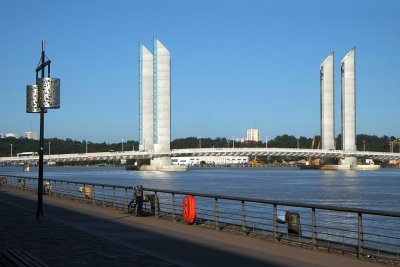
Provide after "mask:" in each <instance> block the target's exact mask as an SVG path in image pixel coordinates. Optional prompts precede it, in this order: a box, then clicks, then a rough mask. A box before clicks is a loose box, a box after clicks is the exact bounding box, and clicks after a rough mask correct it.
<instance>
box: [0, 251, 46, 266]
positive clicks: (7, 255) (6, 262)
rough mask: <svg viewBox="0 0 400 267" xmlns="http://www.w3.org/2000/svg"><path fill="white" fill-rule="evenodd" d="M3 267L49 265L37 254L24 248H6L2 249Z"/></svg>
mask: <svg viewBox="0 0 400 267" xmlns="http://www.w3.org/2000/svg"><path fill="white" fill-rule="evenodd" d="M0 266H1V267H3V266H4V267H28V266H29V267H31V266H32V267H42V266H48V265H46V264H45V263H43V262H42V261H41V260H39V259H38V258H36V257H35V256H32V255H30V254H29V253H27V252H26V251H24V250H21V249H17V250H13V249H6V250H1V251H0Z"/></svg>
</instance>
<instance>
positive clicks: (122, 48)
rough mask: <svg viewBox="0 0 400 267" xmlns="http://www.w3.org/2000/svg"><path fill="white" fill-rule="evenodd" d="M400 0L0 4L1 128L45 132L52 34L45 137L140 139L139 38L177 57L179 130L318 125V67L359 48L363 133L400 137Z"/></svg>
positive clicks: (180, 133)
mask: <svg viewBox="0 0 400 267" xmlns="http://www.w3.org/2000/svg"><path fill="white" fill-rule="evenodd" d="M399 14H400V1H398V0H360V1H355V0H336V1H328V0H326V1H325V0H246V1H232V0H230V1H226V0H218V1H215V0H201V1H200V0H198V1H191V0H181V1H178V0H169V1H165V0H146V1H135V0H113V1H102V0H96V1H94V0H86V1H82V0H68V1H52V0H36V1H31V0H13V1H10V0H0V34H1V35H0V36H1V37H0V40H1V41H0V97H1V98H0V103H1V105H0V133H2V134H3V135H4V134H5V133H9V132H14V133H16V134H17V135H18V136H21V135H23V134H24V132H26V131H29V130H33V131H36V132H39V115H38V114H28V113H26V112H25V111H26V95H25V94H26V85H28V84H33V83H34V82H35V68H36V66H37V64H38V62H39V59H40V53H41V40H45V42H46V55H47V57H48V58H49V59H51V61H52V63H51V72H52V73H51V75H52V77H56V78H60V79H61V108H60V109H54V110H49V112H48V113H47V114H46V115H45V138H53V137H58V138H62V139H65V138H71V139H74V140H89V141H93V142H110V143H111V142H121V140H138V138H139V81H138V80H139V74H138V73H139V49H138V46H139V43H142V44H144V45H145V46H146V47H147V48H148V49H150V50H152V49H153V38H157V39H159V40H160V41H161V42H162V43H163V44H164V45H165V46H166V47H167V48H168V49H169V51H170V53H171V104H172V107H171V120H172V121H171V126H172V129H171V135H172V136H171V138H172V140H173V139H176V138H185V137H190V136H194V137H202V138H206V137H211V138H216V137H226V138H228V139H231V138H232V137H235V138H238V137H239V138H240V137H245V136H246V130H247V129H249V128H257V129H259V130H260V133H261V137H262V139H263V140H265V138H268V139H272V138H274V137H275V136H277V135H282V134H289V135H294V136H306V137H312V136H313V135H314V134H320V85H319V68H320V64H321V63H322V61H323V60H324V59H325V58H326V57H327V56H328V55H329V54H330V53H331V52H334V55H335V66H334V68H335V101H336V102H335V134H336V135H337V134H339V133H340V132H341V118H340V116H341V112H340V105H341V103H340V90H341V88H340V61H341V60H342V58H343V57H344V56H345V55H346V54H347V53H348V52H349V51H350V50H351V49H352V48H353V47H355V48H356V79H357V81H356V86H357V89H356V90H357V93H356V103H357V115H356V121H357V127H356V128H357V133H358V134H370V135H378V136H383V135H389V136H392V135H393V136H396V137H398V136H400V123H399V121H398V118H399V112H398V110H399V106H400V105H399V104H400V53H399V48H400V15H399Z"/></svg>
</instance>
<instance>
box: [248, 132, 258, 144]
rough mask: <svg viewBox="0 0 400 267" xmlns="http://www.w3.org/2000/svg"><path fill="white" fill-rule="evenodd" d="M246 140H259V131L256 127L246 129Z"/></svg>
mask: <svg viewBox="0 0 400 267" xmlns="http://www.w3.org/2000/svg"><path fill="white" fill-rule="evenodd" d="M247 141H254V142H259V141H260V131H259V130H258V129H248V130H247Z"/></svg>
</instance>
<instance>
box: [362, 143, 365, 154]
mask: <svg viewBox="0 0 400 267" xmlns="http://www.w3.org/2000/svg"><path fill="white" fill-rule="evenodd" d="M362 142H363V148H364V152H365V140H363V141H362Z"/></svg>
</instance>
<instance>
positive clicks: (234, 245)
mask: <svg viewBox="0 0 400 267" xmlns="http://www.w3.org/2000/svg"><path fill="white" fill-rule="evenodd" d="M44 203H45V205H44V215H45V217H43V218H41V219H39V220H37V219H36V217H35V211H36V196H35V195H33V194H32V193H29V192H21V191H13V190H8V189H5V188H1V187H0V218H1V219H0V249H23V250H25V251H27V252H29V253H30V254H32V255H34V256H36V257H38V258H40V259H41V260H42V261H43V262H45V263H46V264H48V265H50V266H252V267H253V266H276V267H279V266H340V267H344V266H355V267H357V266H382V265H380V264H374V263H370V262H365V261H360V260H357V259H355V258H352V257H347V256H340V255H333V254H328V253H323V252H317V251H312V250H308V249H303V248H298V247H292V246H288V245H283V244H276V243H273V242H268V241H263V240H258V239H255V238H249V237H245V236H242V235H235V234H229V233H225V232H220V231H216V230H210V229H205V228H202V227H198V226H193V225H185V224H181V223H176V222H171V221H166V220H162V219H157V218H153V217H134V216H130V215H128V214H125V213H124V212H123V211H120V210H115V209H107V208H103V207H98V206H94V205H91V204H84V203H80V202H75V201H70V200H66V199H59V198H54V197H50V196H44ZM0 265H1V264H0Z"/></svg>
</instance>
